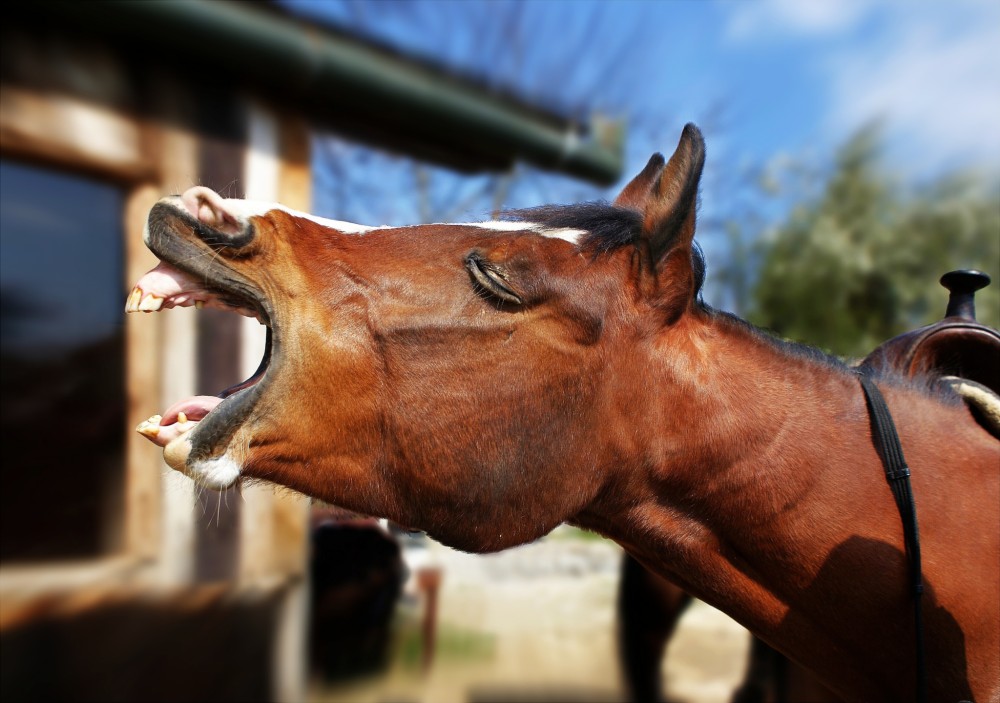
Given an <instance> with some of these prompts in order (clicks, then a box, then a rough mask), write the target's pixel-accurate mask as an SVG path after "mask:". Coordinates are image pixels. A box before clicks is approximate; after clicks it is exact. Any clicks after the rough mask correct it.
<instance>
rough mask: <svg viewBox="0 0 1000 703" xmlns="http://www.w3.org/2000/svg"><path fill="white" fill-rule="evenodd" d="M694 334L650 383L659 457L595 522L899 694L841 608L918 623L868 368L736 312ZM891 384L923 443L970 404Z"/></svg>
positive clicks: (651, 436)
mask: <svg viewBox="0 0 1000 703" xmlns="http://www.w3.org/2000/svg"><path fill="white" fill-rule="evenodd" d="M679 335H680V340H681V341H679V340H678V338H675V339H673V340H671V345H670V346H671V347H672V350H668V349H667V348H664V349H662V350H660V351H659V352H658V353H659V354H662V355H663V361H662V362H661V364H660V368H661V369H662V372H661V373H660V374H659V377H658V379H657V381H656V382H650V383H646V384H644V387H646V388H649V389H651V390H649V391H647V392H648V393H649V394H651V396H647V400H648V401H649V403H648V407H649V408H650V409H651V414H652V417H651V418H650V419H649V421H644V422H645V425H646V427H647V428H648V435H647V437H646V444H645V449H646V451H645V454H644V455H643V456H642V457H640V458H639V459H638V461H636V462H635V463H634V464H633V465H632V466H628V467H624V469H623V471H622V474H621V475H622V476H623V479H624V480H623V482H622V483H620V484H618V486H617V487H616V488H615V489H609V491H608V496H609V498H610V500H609V501H608V502H607V503H605V505H609V504H612V503H614V501H615V500H617V501H618V502H617V504H616V505H614V507H612V508H611V509H610V510H609V511H607V512H603V511H601V510H600V509H598V510H595V511H593V512H592V513H589V514H587V515H584V516H582V519H581V521H580V522H581V523H584V524H586V523H587V522H588V521H590V523H591V526H592V527H594V528H595V529H598V530H603V531H605V532H607V533H609V534H610V536H612V537H613V538H615V539H617V540H618V541H619V542H621V543H622V544H623V545H624V546H625V547H626V548H627V549H629V551H631V552H632V553H633V554H634V555H635V556H637V557H638V558H639V559H640V560H641V561H643V562H644V563H645V564H646V565H647V566H648V567H650V568H652V569H653V570H656V571H659V572H660V573H661V574H662V575H664V576H666V577H667V578H669V579H671V580H673V581H674V582H675V583H677V584H678V585H680V586H682V587H683V588H685V590H687V591H688V592H690V593H691V594H692V595H695V596H697V597H699V598H701V599H703V600H705V601H707V602H709V603H711V604H712V605H715V606H716V607H719V608H720V609H721V610H723V611H725V612H727V613H729V614H730V615H732V616H733V617H735V618H736V619H737V620H738V621H740V622H742V623H743V624H744V625H746V626H748V627H749V628H750V629H751V630H753V631H754V632H756V633H757V634H760V635H762V636H763V637H765V639H768V640H769V641H771V642H772V644H775V645H776V646H778V647H779V649H782V650H784V651H786V652H789V651H795V652H797V653H799V654H800V655H801V658H800V661H802V662H803V663H805V664H807V665H810V668H813V669H814V670H818V671H823V670H824V667H825V668H826V674H827V677H826V678H827V680H828V681H829V680H836V679H837V678H838V677H845V678H848V679H849V678H850V677H853V679H852V680H854V681H857V686H859V687H860V688H858V689H855V690H854V691H853V692H848V693H849V694H850V696H851V697H854V696H855V695H857V696H860V697H861V698H864V697H865V696H866V695H867V696H871V695H874V696H876V697H878V696H882V695H884V694H885V693H886V691H885V690H884V689H882V688H880V686H882V685H884V682H881V683H880V682H878V681H876V680H875V677H872V678H870V679H869V680H866V678H865V676H864V675H862V674H859V671H863V670H865V668H866V667H868V666H870V665H869V664H865V657H868V658H869V659H871V660H874V659H876V658H877V657H878V656H879V654H878V652H872V651H871V650H869V649H868V648H869V647H875V648H877V647H878V646H879V645H878V643H875V642H871V643H868V642H863V641H857V642H855V641H854V640H853V639H852V638H853V637H854V634H853V632H851V631H849V630H848V628H847V626H845V625H844V624H842V623H838V622H836V621H835V619H831V618H830V615H829V612H830V604H831V603H837V604H838V606H839V605H840V604H841V603H850V605H849V606H846V607H844V609H843V614H842V616H843V618H844V620H845V622H846V621H851V620H853V621H854V622H855V623H856V622H858V621H864V620H865V619H866V618H871V619H877V618H881V617H887V618H890V619H889V620H886V621H885V622H886V628H885V629H886V630H891V629H893V628H895V627H899V626H900V625H899V623H901V622H908V621H905V620H904V619H905V618H906V617H907V616H908V612H907V611H905V610H903V611H901V610H900V609H899V608H898V607H897V605H896V604H897V603H898V602H899V598H898V594H899V589H900V588H901V584H902V583H903V581H902V580H903V579H904V578H905V576H904V574H905V558H904V556H903V553H902V549H901V528H900V523H899V516H898V513H897V511H896V507H895V504H894V502H893V499H892V496H891V493H890V491H889V490H888V488H887V486H886V483H885V478H884V473H883V468H882V465H881V461H880V459H879V457H878V455H877V454H876V452H875V450H874V447H873V446H872V444H871V436H870V421H869V418H868V413H867V408H866V404H865V400H864V396H863V393H862V389H861V387H860V383H859V381H858V379H857V377H856V376H855V375H854V374H853V373H852V372H851V371H850V370H849V369H847V368H846V367H843V366H841V365H839V364H837V363H836V362H834V361H833V360H825V359H823V358H821V355H818V354H817V355H811V354H808V353H806V352H804V351H802V350H797V349H795V348H793V347H789V346H786V345H783V344H782V343H780V342H777V341H775V340H770V339H768V338H766V337H764V336H763V335H762V334H760V333H757V332H755V331H753V330H752V329H749V328H747V327H745V326H743V325H741V324H739V323H737V322H736V321H733V320H730V319H727V318H724V317H716V316H712V315H706V316H705V317H704V318H703V319H700V320H695V321H693V322H692V323H690V328H689V329H688V330H680V331H679ZM679 349H683V350H684V351H685V353H686V355H685V357H684V358H683V359H680V360H678V358H677V356H676V354H677V351H678V350H679ZM885 390H886V395H887V397H888V398H889V400H890V406H891V407H892V411H893V415H894V417H895V419H896V422H897V424H898V425H900V426H901V427H905V429H906V431H907V433H908V436H920V435H923V436H926V437H927V438H928V439H926V441H924V440H921V442H917V443H916V444H917V445H918V446H917V448H919V450H920V452H921V453H923V454H925V455H926V454H927V453H932V454H933V453H935V452H937V449H935V445H937V444H940V445H942V446H946V445H947V443H946V442H941V441H940V436H939V435H937V437H938V439H935V438H934V437H935V434H934V433H935V429H934V424H935V421H934V418H935V413H936V412H937V411H938V410H940V411H941V412H946V411H953V412H955V413H956V418H953V420H954V421H955V422H958V419H957V418H958V416H957V413H958V412H959V409H958V408H947V407H941V404H940V403H939V402H938V401H936V400H935V399H933V398H931V397H929V396H928V395H926V394H924V393H922V392H920V391H918V390H915V389H911V390H907V389H906V388H903V387H888V386H885ZM933 459H934V460H937V459H940V460H942V461H944V458H943V457H942V456H940V454H937V456H936V458H933ZM928 507H930V506H928ZM897 545H898V547H897ZM859 564H860V565H861V567H859ZM845 565H850V566H847V567H846V568H845ZM859 568H862V570H864V571H865V572H866V573H865V575H864V581H865V583H864V586H859V582H858V579H859V578H860V574H859V573H858V569H859ZM869 570H870V573H868V571H869ZM845 574H846V575H847V576H846V577H845ZM859 590H861V591H864V595H862V596H861V597H859V596H858V591H859ZM884 613H889V615H884ZM891 618H896V619H895V620H892V619H891ZM903 627H905V625H903ZM831 653H835V656H832V657H831ZM824 660H830V661H824ZM834 660H835V661H834ZM904 685H905V684H904ZM859 691H860V693H859Z"/></svg>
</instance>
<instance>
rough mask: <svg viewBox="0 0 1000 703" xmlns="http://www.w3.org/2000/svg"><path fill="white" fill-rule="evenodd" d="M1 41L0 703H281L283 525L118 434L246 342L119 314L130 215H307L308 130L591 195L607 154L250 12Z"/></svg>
mask: <svg viewBox="0 0 1000 703" xmlns="http://www.w3.org/2000/svg"><path fill="white" fill-rule="evenodd" d="M0 31H2V38H0V54H2V69H0V78H2V85H0V138H2V140H0V169H2V170H0V185H2V196H3V202H2V215H3V220H2V228H0V241H2V245H3V247H2V251H0V254H2V256H0V258H2V264H3V278H2V290H0V296H2V298H0V303H2V316H3V318H2V319H3V335H2V349H0V351H2V423H0V425H2V443H3V444H2V446H3V451H4V460H3V462H2V469H0V471H2V473H0V476H2V484H0V498H2V507H0V519H2V531H0V546H2V549H0V674H2V681H0V684H2V685H0V698H2V699H3V700H4V701H15V700H62V701H70V700H210V699H217V700H270V699H278V700H299V699H301V698H302V696H303V690H304V689H303V686H304V661H305V656H304V651H303V648H304V646H305V644H304V641H305V640H304V632H303V627H304V625H303V623H304V618H305V609H306V597H305V581H304V570H305V569H306V563H307V561H306V556H307V555H306V551H307V530H308V500H307V499H306V498H305V497H303V496H301V495H298V494H296V493H294V492H291V491H287V490H275V489H274V488H273V487H269V486H259V485H256V486H247V487H245V488H243V489H242V491H241V492H240V493H237V492H235V491H230V492H228V493H227V494H224V495H223V494H215V493H203V492H200V491H198V490H197V489H196V488H195V487H194V486H193V484H192V483H191V482H190V481H189V480H188V479H187V478H185V477H183V476H181V475H180V474H178V473H176V472H173V471H171V470H169V469H167V468H166V466H165V465H164V464H163V462H162V458H161V456H160V450H159V449H158V448H156V447H155V446H153V445H152V444H150V443H149V442H146V441H145V440H144V439H142V438H141V437H140V436H139V435H138V434H136V433H135V432H134V431H133V428H134V427H135V426H136V424H138V423H139V422H140V421H141V420H143V419H144V418H146V417H147V416H149V415H151V414H153V413H154V412H158V411H160V410H161V409H163V408H164V407H166V406H167V405H169V404H170V403H171V402H172V401H174V400H176V399H178V398H181V397H185V396H187V395H192V394H195V393H214V392H216V391H217V390H218V389H220V388H224V387H227V386H229V385H232V384H233V383H236V382H238V381H239V380H241V379H243V378H246V377H247V376H249V375H250V374H251V373H252V372H253V370H254V369H255V368H256V366H257V363H258V362H259V360H260V358H261V354H262V345H263V335H262V328H260V327H259V326H258V324H257V323H256V322H255V321H252V320H241V319H239V318H238V317H236V316H233V315H226V314H221V313H220V314H216V313H213V311H211V310H203V311H199V312H198V313H195V312H194V311H193V310H192V309H185V310H174V311H171V313H169V314H165V315H156V316H150V317H145V316H129V317H128V318H125V316H124V315H123V314H122V309H123V306H124V301H125V297H126V295H127V292H128V290H129V288H130V286H131V284H132V283H133V282H134V281H136V280H137V279H138V278H139V277H140V276H141V275H142V274H143V273H144V272H145V271H146V270H148V269H149V268H151V267H152V266H153V265H155V259H154V257H153V256H152V255H151V254H150V253H149V252H148V251H147V250H146V248H145V247H144V246H143V244H142V229H143V225H144V221H145V217H146V214H147V212H148V211H149V208H150V207H151V205H152V204H153V203H154V202H155V201H156V200H157V199H158V198H160V197H161V196H162V195H164V194H166V193H174V192H180V191H181V190H182V189H183V188H185V187H187V186H190V185H192V184H196V183H200V184H204V185H207V186H210V187H212V188H214V189H217V190H219V191H220V192H223V193H224V194H226V195H228V196H230V197H247V198H252V199H259V200H277V201H281V202H283V203H285V204H287V205H289V206H291V207H294V208H297V209H301V210H309V209H310V203H311V193H310V184H311V173H310V134H311V132H312V131H313V130H315V129H317V128H322V129H324V130H331V131H337V132H340V133H342V134H345V135H348V136H350V137H352V138H355V139H359V140H364V141H367V142H369V143H372V144H376V145H381V146H383V147H386V148H390V149H393V150H397V151H399V152H401V153H406V154H409V155H412V156H415V157H417V158H422V159H427V160H430V161H434V162H436V163H441V164H445V165H448V166H451V167H453V168H456V169H464V170H468V171H476V170H485V169H504V168H508V167H509V166H510V165H511V164H512V163H513V162H514V161H516V160H526V161H530V162H533V163H534V164H536V165H540V166H542V167H547V168H552V169H557V170H562V171H564V172H567V173H570V174H573V175H576V176H579V177H581V178H587V179H590V180H595V181H600V182H610V181H613V180H615V179H616V178H617V176H618V170H619V169H620V154H619V152H618V149H617V148H616V145H609V144H602V143H600V142H599V141H598V140H595V139H592V138H588V137H587V135H586V134H582V133H581V132H580V128H579V127H578V126H577V125H574V124H573V123H572V122H571V121H569V120H566V119H563V118H561V117H559V116H556V115H552V114H548V113H546V112H544V111H542V110H539V109H537V108H535V107H532V106H530V105H525V104H523V103H521V102H518V101H517V100H516V99H512V98H510V97H509V96H500V95H496V94H493V93H491V92H489V91H487V90H486V89H485V88H483V87H482V86H480V85H478V84H476V83H474V82H470V81H467V80H463V79H461V78H456V77H455V76H453V75H450V74H449V73H447V72H445V71H443V70H442V69H440V68H439V67H434V66H428V65H426V64H421V63H418V62H415V61H413V60H411V59H408V58H407V57H404V56H400V55H397V54H394V53H393V52H391V51H388V50H386V49H385V48H382V47H377V46H373V45H371V44H369V43H365V42H361V41H359V40H356V39H353V38H351V37H349V36H346V35H344V34H341V33H338V32H335V31H333V30H331V29H330V28H323V27H317V26H315V25H309V24H305V23H302V22H300V21H298V20H296V19H295V18H293V17H290V16H288V15H286V14H285V13H283V12H281V11H280V10H278V9H276V8H274V7H273V6H271V5H269V4H262V3H253V4H235V3H229V2H220V1H216V2H209V1H207V0H177V1H175V2H108V1H103V0H91V1H89V2H75V1H74V2H32V3H23V4H21V5H19V6H18V7H17V8H16V9H15V8H9V9H7V10H5V17H4V24H3V27H2V30H0Z"/></svg>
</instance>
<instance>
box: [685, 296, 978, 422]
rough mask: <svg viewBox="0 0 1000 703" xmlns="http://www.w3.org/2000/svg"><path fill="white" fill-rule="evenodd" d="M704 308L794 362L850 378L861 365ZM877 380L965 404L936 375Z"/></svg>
mask: <svg viewBox="0 0 1000 703" xmlns="http://www.w3.org/2000/svg"><path fill="white" fill-rule="evenodd" d="M702 309H703V310H704V311H705V312H707V313H708V314H710V315H711V316H712V317H714V318H715V319H717V320H724V321H725V322H727V323H728V324H730V325H732V326H734V327H737V328H739V329H741V330H743V331H744V332H745V333H747V334H749V335H750V336H751V337H753V338H754V339H757V340H760V341H761V342H763V343H765V344H767V345H768V346H770V347H771V348H773V349H775V350H776V351H777V352H779V353H780V354H783V355H785V356H788V357H790V358H793V359H801V360H805V361H807V362H811V363H813V364H816V365H818V366H821V367H824V368H827V369H830V370H832V371H834V372H836V373H841V374H845V375H850V376H853V375H855V374H856V373H857V370H856V369H857V366H858V365H859V364H860V362H861V360H860V359H856V360H850V361H845V360H844V359H842V358H840V357H837V356H834V355H833V354H830V353H828V352H825V351H823V350H822V349H820V348H818V347H814V346H811V345H809V344H804V343H802V342H797V341H794V340H790V339H785V338H782V337H779V336H777V335H776V334H774V333H773V332H771V331H770V330H766V329H762V328H760V327H757V326H756V325H754V324H752V323H750V322H748V321H746V320H744V319H743V318H741V317H738V316H736V315H734V314H732V313H730V312H725V311H722V310H717V309H715V308H712V307H710V306H707V305H703V306H702ZM874 378H875V380H876V381H878V382H880V383H885V384H889V385H892V386H895V387H897V388H904V389H907V390H911V391H915V392H917V393H920V394H921V395H924V396H927V397H930V398H933V399H934V400H937V401H939V402H941V403H944V404H946V405H961V403H962V402H963V401H962V398H961V396H959V395H958V393H956V392H955V389H954V388H953V387H952V385H951V384H949V383H948V382H946V381H944V380H942V378H941V377H940V376H937V375H934V374H924V373H918V374H914V375H912V376H911V375H907V374H904V373H902V372H901V371H898V370H896V369H890V368H882V369H877V370H876V371H875V375H874Z"/></svg>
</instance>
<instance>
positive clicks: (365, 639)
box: [309, 516, 406, 681]
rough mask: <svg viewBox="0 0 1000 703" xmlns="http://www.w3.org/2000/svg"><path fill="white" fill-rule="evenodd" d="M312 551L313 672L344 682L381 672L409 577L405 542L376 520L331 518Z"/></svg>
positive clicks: (319, 525)
mask: <svg viewBox="0 0 1000 703" xmlns="http://www.w3.org/2000/svg"><path fill="white" fill-rule="evenodd" d="M310 549H311V554H310V570H309V579H310V613H309V653H310V657H311V662H312V669H313V671H314V672H315V673H316V674H318V675H320V676H321V677H322V678H324V679H325V680H327V681H339V680H343V679H349V678H351V677H354V676H359V675H364V674H369V673H372V672H374V671H378V670H380V669H381V668H382V667H383V666H384V665H385V664H386V661H387V655H388V654H389V643H390V634H391V629H390V628H391V622H392V617H393V613H394V612H395V607H396V604H397V602H398V600H399V597H400V593H401V590H402V585H403V581H404V580H405V577H406V566H405V564H404V563H403V559H402V555H401V551H400V547H399V543H398V542H397V541H396V540H395V539H394V538H393V537H392V535H390V534H389V533H388V532H387V531H385V530H383V529H382V528H381V527H380V526H379V524H378V522H377V521H375V520H371V519H363V518H356V517H355V518H344V517H339V518H336V517H329V516H326V517H323V518H321V519H319V520H317V521H316V523H315V525H314V527H313V529H312V534H311V539H310Z"/></svg>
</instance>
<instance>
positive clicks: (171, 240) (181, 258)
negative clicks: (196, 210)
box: [126, 198, 278, 459]
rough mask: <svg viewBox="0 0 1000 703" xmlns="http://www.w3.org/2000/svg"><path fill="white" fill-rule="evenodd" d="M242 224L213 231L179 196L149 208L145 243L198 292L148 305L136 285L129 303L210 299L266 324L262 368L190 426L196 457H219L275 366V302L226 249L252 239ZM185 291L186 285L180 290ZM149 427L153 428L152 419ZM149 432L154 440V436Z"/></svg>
mask: <svg viewBox="0 0 1000 703" xmlns="http://www.w3.org/2000/svg"><path fill="white" fill-rule="evenodd" d="M242 225H243V227H242V232H239V233H236V234H235V235H230V234H227V233H225V232H221V231H219V230H215V229H213V228H212V227H210V226H208V225H206V224H204V223H202V222H200V221H199V220H198V219H197V218H196V217H194V216H192V215H191V214H189V212H188V211H187V209H186V208H185V207H184V204H183V203H182V201H181V199H180V198H167V199H164V200H161V201H160V202H159V203H157V204H156V205H154V206H153V208H152V210H151V211H150V214H149V219H148V223H147V231H146V237H145V239H146V245H147V246H148V247H149V249H150V250H151V251H152V252H153V253H154V254H155V255H156V256H157V257H158V258H159V259H160V260H161V261H163V262H164V263H165V264H166V265H167V268H165V269H162V270H164V271H166V272H167V274H169V271H170V270H171V269H176V271H177V272H180V275H179V278H181V279H182V281H183V283H185V284H190V286H191V287H192V288H193V289H196V290H197V296H196V297H195V298H192V297H191V296H188V297H185V296H184V295H178V296H177V297H176V299H175V300H174V301H171V300H169V299H167V300H164V299H160V300H159V301H156V303H155V305H144V304H143V303H144V302H145V300H146V298H143V297H142V291H141V290H140V287H139V284H137V286H136V289H135V290H134V291H133V295H132V296H130V298H129V303H128V306H127V307H126V310H127V311H129V312H135V311H139V310H147V311H155V310H158V309H160V308H161V307H175V306H186V305H194V304H195V303H196V302H205V301H206V300H207V301H208V302H207V304H209V305H213V306H215V307H222V308H227V309H230V310H234V311H236V312H241V313H243V314H252V315H253V316H256V317H257V318H258V320H260V321H261V323H262V324H264V325H265V326H266V327H267V330H268V331H267V339H266V342H265V350H264V356H263V359H262V360H261V363H260V365H259V366H258V368H257V370H256V371H255V372H254V373H253V374H252V375H251V376H250V377H249V378H248V379H246V380H245V381H242V382H240V383H238V384H235V385H233V386H230V387H229V388H227V389H225V390H223V391H221V392H220V393H218V394H217V397H219V398H224V399H226V400H224V401H223V402H222V403H218V404H217V405H215V406H214V407H212V408H211V409H210V410H209V411H208V412H207V414H205V415H204V417H203V418H201V421H200V422H195V423H193V424H192V425H191V426H190V427H189V428H188V429H190V434H189V435H188V436H189V438H190V441H191V444H192V451H191V457H192V458H193V459H198V458H209V457H211V456H214V455H215V454H216V453H217V448H218V447H220V446H222V445H224V444H226V443H227V440H228V439H229V438H230V437H231V436H232V434H233V432H235V430H236V428H237V427H238V426H239V425H240V424H242V422H243V420H245V419H246V417H247V415H248V414H249V412H250V410H251V409H252V408H253V406H254V405H255V403H256V399H257V398H258V397H259V396H260V394H261V392H262V391H263V387H264V385H265V384H266V379H267V377H268V370H269V369H270V367H271V365H272V364H271V361H272V351H273V350H274V349H275V348H276V347H277V346H278V345H277V339H276V335H275V334H274V332H273V328H274V319H275V318H274V315H273V311H272V308H271V305H270V303H269V302H268V300H267V298H266V297H265V296H264V295H263V292H262V290H261V289H260V287H259V286H258V285H257V284H256V283H255V282H253V281H252V280H250V279H249V278H247V277H246V276H244V275H243V274H241V273H239V272H238V271H237V270H236V269H235V268H234V267H233V266H231V265H230V264H229V262H228V261H227V259H226V257H225V255H224V252H223V250H224V249H225V248H232V249H234V250H238V249H239V248H241V247H243V246H246V245H247V244H248V243H249V242H251V241H252V240H253V237H254V230H253V225H252V223H242ZM160 268H161V267H158V269H160ZM156 270H157V269H154V271H156ZM148 275H149V274H147V276H148ZM175 275H176V274H175ZM143 280H145V277H144V279H143ZM183 289H184V286H183V285H182V286H181V290H182V291H183ZM137 291H138V294H137ZM197 298H200V300H198V299H197ZM196 399H197V396H196V397H195V398H192V399H190V400H191V401H192V402H194V401H196ZM206 407H207V404H206ZM168 424H169V422H168ZM144 425H146V426H147V428H148V421H147V423H144ZM195 425H196V426H195ZM144 434H147V433H146V432H144ZM147 436H150V438H152V436H151V435H150V434H147ZM154 441H155V440H154ZM169 441H173V440H168V439H162V438H161V441H159V442H157V443H158V444H161V445H165V444H166V443H168V442H169Z"/></svg>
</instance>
